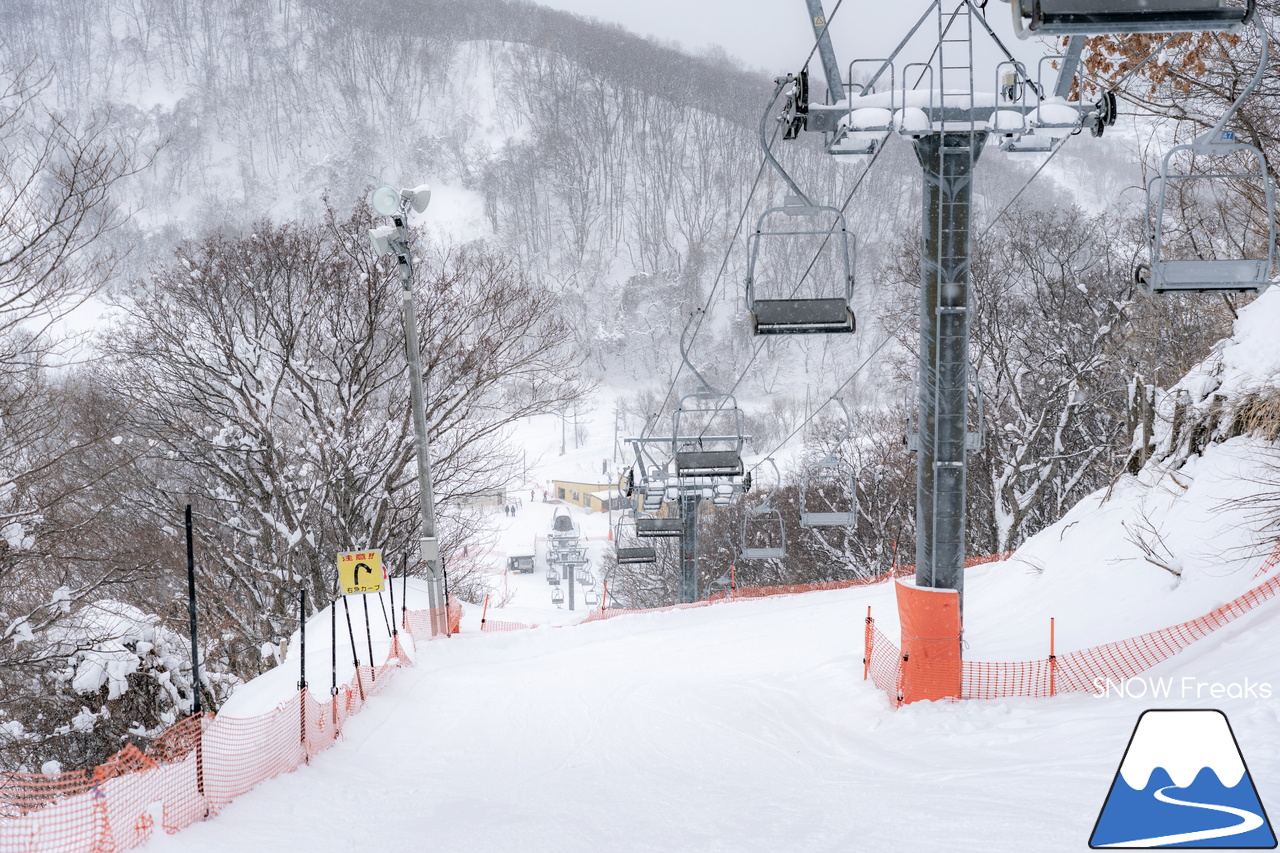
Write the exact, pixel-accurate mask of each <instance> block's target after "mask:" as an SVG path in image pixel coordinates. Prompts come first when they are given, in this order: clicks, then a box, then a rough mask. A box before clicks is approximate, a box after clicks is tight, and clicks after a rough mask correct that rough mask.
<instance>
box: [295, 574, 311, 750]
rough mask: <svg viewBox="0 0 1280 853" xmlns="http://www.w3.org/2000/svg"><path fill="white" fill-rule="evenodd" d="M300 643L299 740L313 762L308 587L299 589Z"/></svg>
mask: <svg viewBox="0 0 1280 853" xmlns="http://www.w3.org/2000/svg"><path fill="white" fill-rule="evenodd" d="M298 644H299V645H300V646H301V647H302V651H301V655H300V658H301V660H300V666H299V670H298V672H299V675H298V693H299V694H301V695H299V696H298V716H299V717H300V719H299V726H300V728H299V730H298V742H299V743H300V744H302V759H303V761H306V762H307V763H308V764H310V763H311V756H310V755H309V754H307V588H306V587H305V586H304V587H300V588H299V589H298Z"/></svg>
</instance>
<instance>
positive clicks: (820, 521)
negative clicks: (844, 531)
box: [800, 512, 858, 527]
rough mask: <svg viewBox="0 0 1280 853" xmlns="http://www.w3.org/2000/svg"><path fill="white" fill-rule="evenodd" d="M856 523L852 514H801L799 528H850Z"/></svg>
mask: <svg viewBox="0 0 1280 853" xmlns="http://www.w3.org/2000/svg"><path fill="white" fill-rule="evenodd" d="M857 521H858V516H857V514H856V513H852V512H802V513H800V526H801V527H852V526H853V525H854V524H855V523H857Z"/></svg>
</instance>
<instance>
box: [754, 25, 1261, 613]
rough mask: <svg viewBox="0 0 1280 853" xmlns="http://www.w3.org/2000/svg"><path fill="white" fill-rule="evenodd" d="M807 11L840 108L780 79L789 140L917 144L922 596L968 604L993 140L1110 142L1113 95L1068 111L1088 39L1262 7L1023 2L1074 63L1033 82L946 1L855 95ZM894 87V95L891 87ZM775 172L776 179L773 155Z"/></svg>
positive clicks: (1047, 144) (1019, 146) (1062, 63)
mask: <svg viewBox="0 0 1280 853" xmlns="http://www.w3.org/2000/svg"><path fill="white" fill-rule="evenodd" d="M1006 2H1008V0H1006ZM806 3H807V5H808V11H809V17H810V21H811V23H812V26H813V31H814V37H815V40H816V50H817V52H818V54H819V56H820V57H821V60H822V68H823V72H824V75H825V77H826V80H827V97H826V102H825V103H822V104H819V103H812V102H809V95H808V92H809V86H808V80H807V74H806V73H805V72H801V74H800V75H797V76H795V77H792V76H790V75H788V76H787V77H785V78H779V80H778V81H777V82H778V85H779V88H780V90H782V89H784V88H785V87H787V86H790V87H791V88H790V94H789V96H788V99H787V102H786V106H785V109H784V110H783V115H782V117H781V118H779V120H780V121H783V122H786V123H787V125H788V133H787V137H788V138H794V137H795V136H797V135H798V133H799V132H800V131H807V132H812V133H821V134H823V136H824V144H825V147H826V149H827V151H828V152H829V153H831V154H834V155H846V156H847V155H854V156H855V157H856V156H857V155H863V156H873V155H874V154H875V153H877V152H878V151H879V149H880V148H881V147H882V146H883V145H884V144H885V142H886V141H887V139H888V137H889V136H890V135H891V134H894V133H896V134H898V135H900V136H902V137H904V138H908V139H909V140H910V141H911V143H912V145H913V147H914V149H915V154H916V158H917V160H918V161H919V163H920V167H921V170H922V173H923V179H924V180H923V204H922V210H921V225H920V341H919V362H918V366H917V376H918V392H917V395H916V399H915V423H916V429H917V430H918V431H917V432H916V433H915V434H913V435H911V436H908V447H909V448H910V449H912V450H914V451H916V452H917V454H918V455H917V466H916V475H917V478H916V578H915V580H916V585H917V586H918V587H927V588H933V589H945V590H955V591H956V592H957V593H963V589H964V557H965V480H966V454H967V453H969V452H971V451H974V450H977V449H979V448H980V446H981V434H980V428H979V431H970V429H969V426H968V424H969V411H968V398H969V394H970V387H969V383H970V379H969V352H968V342H969V325H970V311H971V309H972V297H971V293H970V261H971V249H972V236H971V231H972V221H973V210H972V205H973V174H974V167H975V166H976V165H977V162H978V159H979V157H980V156H981V155H982V152H983V150H984V148H985V147H986V146H987V144H988V141H989V140H993V139H994V140H996V141H998V146H996V147H998V149H999V150H1000V151H1005V152H1015V153H1016V152H1044V153H1051V152H1052V151H1054V150H1055V149H1056V148H1057V146H1059V145H1061V144H1062V142H1063V141H1064V140H1065V139H1066V138H1067V137H1068V136H1070V135H1074V134H1077V133H1079V132H1080V131H1081V130H1083V129H1086V128H1087V129H1089V130H1090V131H1091V132H1092V135H1093V136H1095V137H1096V136H1101V135H1102V133H1103V131H1104V130H1105V129H1106V127H1107V126H1109V125H1110V124H1112V123H1114V121H1115V96H1114V94H1113V93H1112V92H1104V93H1103V94H1102V96H1101V97H1099V99H1098V100H1097V101H1096V102H1093V103H1086V102H1080V101H1074V102H1070V101H1068V100H1067V98H1068V96H1069V94H1070V93H1071V91H1072V83H1073V81H1074V80H1075V77H1076V71H1077V68H1078V65H1079V60H1080V54H1081V51H1082V49H1083V46H1084V39H1085V36H1086V35H1087V34H1096V33H1126V32H1175V31H1190V30H1237V29H1239V28H1240V27H1242V26H1243V25H1244V24H1245V23H1247V22H1249V20H1250V18H1251V17H1252V15H1253V0H1248V1H1247V2H1245V0H1240V2H1239V4H1238V5H1233V4H1232V3H1230V2H1225V0H1150V2H1146V3H1143V4H1141V8H1140V9H1135V6H1136V5H1137V4H1134V3H1132V2H1127V0H1013V2H1012V4H1011V7H1010V8H1011V11H1012V16H1013V21H1014V32H1015V33H1016V34H1017V35H1018V36H1019V37H1020V38H1028V37H1033V36H1050V37H1054V36H1057V37H1065V38H1067V39H1068V41H1067V46H1066V50H1065V51H1064V53H1063V54H1062V55H1060V56H1054V57H1045V58H1044V59H1043V60H1042V61H1041V63H1040V65H1039V67H1038V68H1037V69H1036V70H1035V73H1034V74H1031V73H1029V72H1028V69H1027V68H1026V67H1025V66H1024V64H1023V63H1022V62H1020V61H1018V60H1017V59H1015V58H1014V57H1013V55H1012V54H1011V53H1010V52H1009V51H1008V49H1007V48H1006V47H1005V46H1004V45H1003V44H1002V43H1001V42H1000V39H999V38H998V36H997V35H996V33H995V32H994V30H993V29H992V27H991V25H990V24H989V23H988V21H987V20H986V18H985V17H984V16H983V13H982V10H981V9H980V8H979V7H978V6H976V5H975V4H974V3H972V2H971V0H962V2H960V3H958V4H951V3H947V4H946V5H945V6H944V3H943V0H934V2H933V3H932V4H931V6H930V7H929V9H928V10H926V11H925V13H924V15H923V16H922V17H921V18H920V19H919V20H918V21H917V22H916V24H915V25H914V26H913V27H912V28H911V31H910V32H909V33H908V34H907V36H906V37H905V38H904V39H903V41H902V42H901V43H900V44H899V45H898V46H897V47H896V48H895V49H894V50H893V52H892V53H891V54H890V55H889V57H888V58H887V59H884V60H879V59H877V60H859V62H874V64H875V65H876V66H878V68H877V70H876V71H875V73H874V74H873V76H872V77H871V78H870V80H869V81H868V82H867V83H866V84H856V83H853V82H852V78H853V67H854V66H853V65H850V73H849V82H848V83H846V82H844V81H842V80H841V78H840V66H839V64H838V63H837V61H836V57H835V51H834V48H833V46H832V43H831V38H830V34H829V32H828V20H827V17H826V15H825V13H824V12H823V8H822V0H806ZM984 5H985V4H984ZM997 8H998V7H997ZM930 18H932V19H933V21H934V23H935V25H936V37H937V46H936V48H935V49H934V53H933V56H932V57H931V59H930V61H929V62H927V63H919V62H917V63H909V64H906V65H904V66H903V67H902V69H901V72H902V73H901V75H900V76H899V75H898V73H897V69H895V60H896V58H897V57H898V55H899V54H900V53H901V51H902V50H903V48H904V47H905V46H906V44H907V43H908V42H909V41H910V40H911V39H912V38H913V37H914V36H915V35H916V33H917V32H918V31H920V30H921V29H922V28H924V27H925V24H926V23H927V22H928V21H929V20H930ZM975 27H977V28H980V29H981V30H982V31H983V32H985V34H986V35H987V36H989V37H990V38H991V39H992V41H993V42H994V43H995V44H996V46H997V47H998V48H999V49H1000V50H1001V51H1002V52H1003V53H1004V55H1005V57H1006V60H1005V61H1003V62H1000V63H999V65H998V66H997V67H996V68H995V69H994V71H992V72H987V73H984V74H983V75H982V79H984V80H989V81H990V82H991V84H993V85H992V86H991V89H992V90H993V91H981V87H980V86H979V85H978V83H979V76H978V74H977V73H976V71H975V68H974V53H973V40H974V31H975ZM1050 63H1055V64H1056V66H1057V68H1058V70H1057V72H1056V74H1055V76H1056V79H1055V80H1054V81H1053V84H1052V86H1050V85H1048V84H1046V83H1045V82H1044V81H1043V80H1042V79H1041V78H1042V77H1043V76H1045V74H1046V67H1048V71H1049V73H1054V72H1053V68H1054V65H1053V64H1050ZM855 64H856V63H855ZM885 80H887V81H888V87H887V88H883V87H879V85H880V84H881V83H882V81H885ZM895 81H896V82H895ZM776 98H777V94H776V93H775V100H776ZM1224 121H1225V119H1224ZM762 144H763V142H762ZM766 153H767V154H768V152H767V146H766ZM768 159H769V160H770V161H771V162H773V163H774V164H775V166H776V160H774V158H773V157H772V155H771V154H768ZM778 168H779V170H780V171H781V168H780V167H778ZM784 178H786V180H787V182H788V183H789V184H792V182H791V180H790V178H789V177H787V176H786V175H785V173H784ZM792 185H793V186H794V184H792ZM753 260H754V258H753ZM1268 272H1269V270H1268ZM1251 283H1252V282H1251ZM748 299H749V302H750V295H749V297H748ZM961 601H962V598H961Z"/></svg>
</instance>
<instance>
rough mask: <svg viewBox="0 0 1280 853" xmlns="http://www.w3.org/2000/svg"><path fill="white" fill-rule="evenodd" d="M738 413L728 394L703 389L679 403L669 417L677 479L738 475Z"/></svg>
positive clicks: (740, 417)
mask: <svg viewBox="0 0 1280 853" xmlns="http://www.w3.org/2000/svg"><path fill="white" fill-rule="evenodd" d="M744 423H745V421H744V419H743V415H742V410H741V409H739V408H738V403H737V401H736V400H734V398H733V397H732V396H730V395H728V394H716V393H715V392H714V391H711V390H710V389H704V390H703V391H699V392H698V393H695V394H689V395H686V396H685V397H683V398H682V399H681V400H680V406H679V407H678V408H677V409H676V411H675V414H674V415H673V416H672V428H673V436H672V445H673V447H674V448H675V454H674V456H675V464H676V476H678V477H740V476H742V471H743V468H742V446H743V444H744V443H745V440H746V437H745V436H744V434H743V425H744Z"/></svg>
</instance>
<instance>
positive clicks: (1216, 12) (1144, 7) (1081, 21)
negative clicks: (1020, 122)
mask: <svg viewBox="0 0 1280 853" xmlns="http://www.w3.org/2000/svg"><path fill="white" fill-rule="evenodd" d="M1004 2H1006V3H1009V4H1010V7H1011V8H1012V10H1013V30H1014V32H1015V33H1017V34H1018V38H1023V39H1027V38H1036V37H1039V36H1062V35H1067V36H1070V35H1105V34H1108V33H1176V32H1193V31H1198V30H1225V31H1228V32H1234V31H1236V30H1238V29H1240V27H1241V26H1243V25H1244V24H1246V23H1248V22H1249V21H1250V20H1251V19H1252V18H1253V16H1254V6H1255V2H1256V0H1239V2H1225V0H1142V2H1135V0H1012V2H1010V0H1004Z"/></svg>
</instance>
